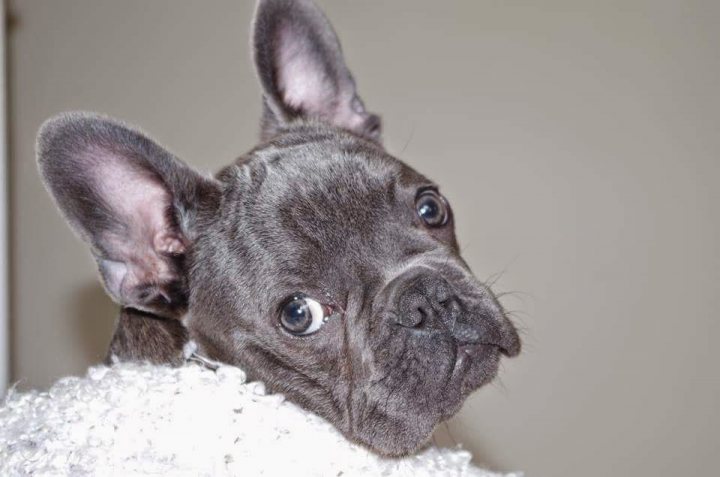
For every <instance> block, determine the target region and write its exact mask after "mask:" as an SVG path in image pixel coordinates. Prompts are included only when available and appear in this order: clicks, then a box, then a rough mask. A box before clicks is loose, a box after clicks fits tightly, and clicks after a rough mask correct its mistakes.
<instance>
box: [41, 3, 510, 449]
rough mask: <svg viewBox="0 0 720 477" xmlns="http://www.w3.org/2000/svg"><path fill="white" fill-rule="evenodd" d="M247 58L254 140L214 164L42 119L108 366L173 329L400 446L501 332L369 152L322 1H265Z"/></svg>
mask: <svg viewBox="0 0 720 477" xmlns="http://www.w3.org/2000/svg"><path fill="white" fill-rule="evenodd" d="M254 51H255V59H256V63H257V67H258V72H259V76H260V80H261V83H262V86H263V91H264V105H265V115H264V118H263V137H264V139H265V141H264V142H263V143H262V144H261V145H260V146H258V147H257V148H256V149H254V150H253V151H251V152H250V153H249V154H247V155H246V156H244V157H242V158H241V159H239V160H238V161H237V162H236V163H235V164H232V165H230V166H228V167H226V168H225V169H223V170H222V171H221V172H220V173H219V174H218V175H217V176H216V177H214V178H207V177H203V176H201V175H199V174H197V173H196V172H194V171H193V170H191V169H190V168H188V167H187V166H185V165H184V164H182V163H181V162H180V161H178V160H177V159H175V158H174V157H173V156H172V155H170V154H169V153H168V152H167V151H165V150H164V149H162V148H160V147H159V146H158V145H156V144H155V143H154V142H152V141H150V140H149V139H147V138H146V137H145V136H143V135H142V134H140V133H139V132H137V131H135V130H132V129H130V128H128V127H126V126H124V125H122V124H119V123H117V122H114V121H111V120H109V119H105V118H102V117H98V116H93V115H86V114H68V115H63V116H60V117H58V118H56V119H53V120H50V121H48V123H46V125H45V126H44V127H43V129H42V130H41V132H40V136H39V140H38V157H39V162H40V167H41V171H42V175H43V177H44V179H45V181H46V184H47V186H48V188H49V189H50V191H51V193H52V195H53V196H54V197H55V199H56V201H57V203H58V205H59V206H60V208H61V210H62V211H63V213H64V214H65V216H66V217H67V219H68V220H69V222H70V223H71V225H72V226H73V227H74V229H75V230H76V231H77V232H78V233H79V235H80V236H81V237H82V238H84V239H85V240H86V241H88V242H89V243H90V245H91V248H92V250H93V253H94V255H95V257H96V259H97V262H98V265H99V269H100V272H101V275H102V278H103V283H104V284H105V287H106V289H107V291H108V293H109V294H110V295H111V296H112V297H113V298H114V299H115V300H116V301H117V302H118V303H120V304H121V305H122V306H123V307H124V308H123V310H124V316H125V319H123V320H121V321H120V325H119V328H118V330H117V332H116V336H115V338H114V341H113V352H114V353H115V354H117V355H118V356H119V357H120V358H121V359H123V358H131V357H132V358H144V359H149V360H151V361H173V358H172V356H173V353H170V357H168V354H167V353H166V352H165V351H163V352H161V350H167V349H171V350H172V351H173V352H174V353H175V355H174V356H177V355H178V354H180V353H181V348H182V344H183V341H184V339H185V338H186V337H189V338H191V339H193V340H194V341H195V342H196V343H197V344H198V345H199V347H200V351H201V353H204V354H205V355H207V356H208V357H210V358H213V359H217V360H221V361H224V362H228V363H231V364H238V365H240V366H242V367H244V368H245V369H246V370H247V371H248V372H249V373H250V374H251V376H252V377H254V378H257V379H261V380H263V381H265V382H266V383H267V384H268V385H269V386H270V387H271V389H273V390H275V391H279V392H282V393H285V394H286V395H287V396H288V398H289V399H291V400H293V401H294V402H296V403H298V404H300V405H301V406H303V407H305V408H307V409H310V410H312V411H314V412H317V413H318V414H320V415H322V416H323V417H325V418H326V419H328V420H329V421H331V422H332V423H333V424H335V425H336V427H337V428H338V429H340V430H341V431H342V432H343V433H345V434H346V435H347V436H348V437H350V438H352V439H354V440H356V441H359V442H362V443H364V444H366V445H368V446H369V447H371V448H373V449H374V450H376V451H378V452H380V453H383V454H387V455H400V454H404V453H408V452H411V451H413V450H415V449H416V448H417V447H418V446H420V445H422V444H423V443H424V442H425V441H426V440H427V439H428V438H429V436H430V435H431V433H432V431H433V429H434V427H435V426H436V425H437V423H439V422H440V421H442V420H444V419H447V418H448V417H450V416H451V415H453V414H454V413H455V412H456V411H457V410H458V409H459V407H460V406H461V404H462V402H463V401H464V399H465V398H466V397H467V395H468V394H469V393H470V392H471V391H473V390H475V389H477V388H478V387H479V386H481V385H483V384H485V383H487V382H488V381H490V380H491V379H492V378H493V377H494V376H495V374H496V372H497V368H498V363H499V359H500V356H501V354H505V355H509V356H514V355H516V354H517V353H518V352H519V347H520V343H519V339H518V336H517V333H516V331H515V329H514V327H513V326H512V324H511V323H510V322H509V321H508V319H507V318H506V317H505V316H504V313H503V310H502V308H501V307H500V305H499V304H498V302H497V300H496V299H495V297H494V295H493V294H492V293H491V292H490V290H489V289H488V288H486V287H485V286H483V285H482V284H481V283H479V282H478V281H477V280H476V279H475V278H474V277H473V275H472V273H471V272H470V270H469V269H468V267H467V265H466V264H465V263H464V262H463V260H462V258H461V257H460V255H459V250H458V246H457V242H456V240H455V234H454V218H453V214H452V210H451V208H450V205H449V204H448V203H447V201H446V200H445V199H444V198H443V196H442V195H441V193H440V191H439V190H438V187H437V186H436V185H435V184H434V183H433V182H432V181H430V180H428V179H427V178H425V177H423V176H422V175H420V174H419V173H417V172H415V171H414V170H412V169H411V168H410V167H408V166H407V165H405V164H404V163H402V162H400V161H399V160H397V159H395V158H393V157H391V156H390V155H389V154H388V153H387V152H386V151H385V150H384V149H383V148H382V146H381V145H380V143H379V135H380V122H379V119H378V118H377V117H376V116H374V115H372V114H369V113H367V112H366V111H365V108H364V106H363V103H362V101H361V100H360V99H359V97H358V96H357V93H356V91H355V83H354V81H353V79H352V76H351V75H350V73H349V71H348V70H347V67H346V66H345V63H344V61H343V59H342V55H341V52H340V46H339V43H338V42H337V39H336V37H335V35H334V33H333V31H332V29H331V27H330V25H329V24H328V22H327V20H326V19H325V17H324V16H323V15H322V13H320V12H319V10H318V9H317V8H316V7H315V6H314V5H313V4H312V3H311V2H309V1H308V0H296V1H282V0H262V1H261V2H260V3H259V6H258V11H257V13H256V22H255V32H254ZM153 330H154V331H153ZM168 330H170V331H168ZM172 330H179V331H177V332H173V331H172ZM178 336H180V337H181V338H182V339H177V337H178ZM171 337H172V339H171Z"/></svg>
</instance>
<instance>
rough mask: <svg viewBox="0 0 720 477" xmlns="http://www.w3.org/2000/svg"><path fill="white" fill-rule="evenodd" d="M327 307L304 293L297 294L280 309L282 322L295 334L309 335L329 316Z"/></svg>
mask: <svg viewBox="0 0 720 477" xmlns="http://www.w3.org/2000/svg"><path fill="white" fill-rule="evenodd" d="M327 315H328V313H327V312H326V307H324V306H323V305H322V304H321V303H319V302H317V301H315V300H313V299H312V298H308V297H306V296H303V295H295V296H293V297H292V298H291V299H290V300H288V301H287V303H285V305H283V307H282V309H281V310H280V324H281V325H282V327H283V328H285V329H286V330H287V331H289V332H290V333H292V334H294V335H309V334H311V333H315V332H316V331H317V330H319V329H320V327H321V326H322V324H323V322H324V321H325V319H326V318H327Z"/></svg>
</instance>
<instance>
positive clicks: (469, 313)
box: [391, 272, 520, 356]
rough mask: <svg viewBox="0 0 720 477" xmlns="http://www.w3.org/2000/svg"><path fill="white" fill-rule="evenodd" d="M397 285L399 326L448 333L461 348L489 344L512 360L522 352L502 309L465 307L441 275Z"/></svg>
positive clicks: (395, 318) (395, 320)
mask: <svg viewBox="0 0 720 477" xmlns="http://www.w3.org/2000/svg"><path fill="white" fill-rule="evenodd" d="M393 285H394V290H393V293H392V295H394V298H395V303H394V305H395V306H394V310H395V311H394V313H392V314H391V319H392V321H393V323H394V324H395V325H399V326H402V327H405V328H409V329H413V330H416V331H420V332H431V331H444V332H447V333H449V334H450V335H451V336H452V337H453V338H454V339H455V341H456V343H457V344H458V346H463V345H476V344H489V345H494V346H497V347H498V348H500V349H501V350H502V351H503V353H504V354H506V355H508V356H515V355H517V354H518V353H519V352H520V338H519V337H518V334H517V331H516V330H515V327H514V326H513V325H512V323H510V321H509V320H508V319H507V318H505V316H504V315H503V313H502V310H501V309H499V308H497V309H496V307H492V306H488V305H482V304H479V303H464V302H463V300H462V299H461V298H460V297H459V296H458V295H457V294H456V293H455V292H454V290H453V288H452V286H451V285H450V284H449V283H448V282H447V281H446V280H445V279H444V278H443V277H442V276H441V275H439V274H435V273H432V272H431V273H423V274H416V275H414V276H410V277H406V279H405V280H400V281H399V283H395V284H393ZM488 293H490V292H489V291H488ZM473 301H475V300H473Z"/></svg>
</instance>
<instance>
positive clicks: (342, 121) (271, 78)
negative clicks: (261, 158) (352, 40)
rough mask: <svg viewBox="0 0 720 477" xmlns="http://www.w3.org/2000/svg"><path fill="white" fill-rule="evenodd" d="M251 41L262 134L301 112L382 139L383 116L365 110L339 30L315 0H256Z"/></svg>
mask: <svg viewBox="0 0 720 477" xmlns="http://www.w3.org/2000/svg"><path fill="white" fill-rule="evenodd" d="M252 45H253V54H254V57H255V66H256V68H257V72H258V76H259V77H260V83H261V84H262V87H263V93H264V96H263V100H264V113H263V114H264V116H263V124H262V136H263V138H264V139H267V138H269V137H270V136H272V135H273V134H275V133H276V132H277V131H278V130H279V129H282V128H283V126H285V125H286V124H288V123H291V122H292V121H293V120H295V119H298V118H300V119H312V120H319V121H324V122H326V123H329V124H333V125H335V126H339V127H341V128H344V129H348V130H350V131H353V132H355V133H357V134H360V135H362V136H365V137H367V138H369V139H372V140H374V141H378V142H379V141H380V132H381V131H380V129H381V128H380V118H379V117H378V116H377V115H375V114H371V113H369V112H367V111H366V110H365V106H364V105H363V102H362V100H361V99H360V96H359V95H358V94H357V91H356V88H355V80H354V79H353V76H352V74H351V73H350V70H349V69H348V67H347V66H346V64H345V60H344V59H343V54H342V50H341V48H340V42H339V41H338V38H337V35H335V31H334V30H333V28H332V26H331V25H330V22H329V21H328V19H327V18H326V17H325V15H324V14H323V12H322V11H321V10H320V9H319V8H318V7H317V6H316V5H315V4H314V3H313V2H312V0H258V5H257V10H256V12H255V21H254V24H253V34H252Z"/></svg>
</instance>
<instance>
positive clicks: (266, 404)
mask: <svg viewBox="0 0 720 477" xmlns="http://www.w3.org/2000/svg"><path fill="white" fill-rule="evenodd" d="M470 458H471V457H470V454H469V453H468V452H466V451H463V450H460V449H453V450H451V449H438V448H434V447H431V448H428V449H426V450H424V451H422V452H420V453H418V454H417V455H414V456H411V457H406V458H402V459H387V458H380V457H377V456H375V455H374V454H373V453H371V452H370V451H368V450H367V449H365V448H363V447H361V446H358V445H355V444H352V443H351V442H349V441H348V440H346V439H345V438H344V437H343V436H342V435H341V434H340V433H338V432H337V431H336V430H335V429H334V428H333V427H332V426H331V425H330V424H329V423H328V422H327V421H325V420H323V419H321V418H320V417H318V416H316V415H314V414H311V413H309V412H306V411H304V410H302V409H300V408H299V407H297V406H295V405H293V404H292V403H289V402H287V401H285V400H284V399H283V397H282V396H281V395H278V394H266V393H265V390H264V387H263V385H262V383H259V382H251V383H248V382H246V379H245V374H244V373H243V371H242V370H240V369H238V368H234V367H229V366H222V367H220V368H219V369H217V370H216V371H212V370H209V369H206V368H204V367H201V366H198V365H194V364H189V365H187V366H184V367H182V368H169V367H164V366H151V365H140V364H118V365H114V366H112V367H105V366H100V367H95V368H91V369H90V370H89V371H88V374H87V376H86V377H84V378H77V377H71V378H65V379H62V380H60V381H58V382H57V383H56V384H55V385H54V386H53V387H52V388H51V389H50V390H49V391H48V392H28V393H17V392H12V391H11V392H10V393H8V395H7V396H6V398H5V400H4V405H3V407H2V408H0V475H3V476H5V475H7V476H15V475H31V474H32V475H35V476H45V475H47V476H50V475H53V476H55V475H73V476H82V475H98V476H123V477H124V476H134V475H174V476H199V475H202V476H256V475H263V476H276V475H277V476H289V475H292V476H323V477H325V476H332V477H336V476H343V477H347V476H355V475H372V476H380V475H383V476H384V475H400V476H474V477H498V476H499V474H494V473H491V472H486V471H483V470H480V469H478V468H477V467H474V466H472V465H471V464H470ZM512 476H516V477H519V476H520V474H508V477H512Z"/></svg>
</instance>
